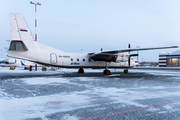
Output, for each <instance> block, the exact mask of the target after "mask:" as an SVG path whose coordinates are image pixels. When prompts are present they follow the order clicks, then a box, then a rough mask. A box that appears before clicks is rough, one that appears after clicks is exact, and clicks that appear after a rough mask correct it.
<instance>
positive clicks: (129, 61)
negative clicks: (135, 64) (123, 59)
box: [128, 43, 131, 67]
mask: <svg viewBox="0 0 180 120" xmlns="http://www.w3.org/2000/svg"><path fill="white" fill-rule="evenodd" d="M128 48H131V45H130V43H129V44H128ZM128 64H129V67H130V64H131V56H130V51H129V59H128Z"/></svg>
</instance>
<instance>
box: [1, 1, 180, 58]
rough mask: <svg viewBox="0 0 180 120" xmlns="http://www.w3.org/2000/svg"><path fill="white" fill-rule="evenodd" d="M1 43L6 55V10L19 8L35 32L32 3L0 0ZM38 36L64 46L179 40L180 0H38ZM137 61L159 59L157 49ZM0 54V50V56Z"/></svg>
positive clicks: (155, 43) (121, 46)
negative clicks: (39, 4)
mask: <svg viewBox="0 0 180 120" xmlns="http://www.w3.org/2000/svg"><path fill="white" fill-rule="evenodd" d="M0 2H1V4H0V40H1V42H0V49H2V51H3V52H2V57H3V58H7V57H6V56H7V53H6V52H5V49H4V48H5V47H8V42H7V41H6V40H9V39H10V33H9V13H21V14H22V15H23V16H24V17H25V19H26V22H27V23H28V26H29V28H30V29H31V32H32V34H33V35H34V34H35V27H34V26H35V25H34V21H35V20H34V19H35V12H34V11H35V6H34V5H31V4H30V1H28V0H1V1H0ZM37 2H40V3H41V6H37V20H38V28H37V33H38V42H40V43H43V44H46V45H49V46H51V47H54V48H57V49H59V50H62V51H65V52H66V51H67V52H81V49H83V52H84V53H86V52H87V53H88V52H94V51H100V49H101V47H102V48H103V50H115V49H126V48H127V46H128V44H129V43H131V47H132V48H136V47H137V46H140V47H141V48H145V47H163V46H173V45H178V46H179V45H180V0H39V1H37ZM176 50H178V49H167V50H153V51H143V52H140V56H139V61H142V60H143V61H158V59H159V57H158V56H159V52H168V53H171V52H173V51H176ZM0 57H1V56H0Z"/></svg>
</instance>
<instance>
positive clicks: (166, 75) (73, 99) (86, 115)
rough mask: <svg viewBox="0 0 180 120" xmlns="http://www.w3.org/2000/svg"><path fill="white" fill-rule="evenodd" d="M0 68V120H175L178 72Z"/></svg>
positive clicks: (179, 110)
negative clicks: (80, 72) (111, 73)
mask: <svg viewBox="0 0 180 120" xmlns="http://www.w3.org/2000/svg"><path fill="white" fill-rule="evenodd" d="M102 71H103V70H91V69H85V73H84V74H78V73H77V69H60V70H58V71H46V72H44V71H40V70H39V71H31V72H30V71H27V70H22V69H16V70H14V71H12V70H8V69H4V68H0V120H12V119H13V120H21V119H43V120H46V119H48V120H49V119H50V120H51V119H53V120H54V119H60V120H81V119H84V120H87V119H157V120H158V119H166V120H168V119H177V120H178V119H179V118H180V96H179V95H180V74H179V71H161V70H129V73H128V74H124V73H122V71H123V70H113V69H112V70H111V71H112V72H113V75H111V76H103V75H102Z"/></svg>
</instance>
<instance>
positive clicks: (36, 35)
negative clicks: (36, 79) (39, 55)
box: [30, 1, 41, 71]
mask: <svg viewBox="0 0 180 120" xmlns="http://www.w3.org/2000/svg"><path fill="white" fill-rule="evenodd" d="M30 4H32V5H35V41H37V19H36V13H37V8H36V6H37V5H41V3H39V2H37V3H34V2H32V1H30ZM35 71H37V64H35Z"/></svg>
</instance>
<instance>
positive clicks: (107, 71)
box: [103, 69, 112, 75]
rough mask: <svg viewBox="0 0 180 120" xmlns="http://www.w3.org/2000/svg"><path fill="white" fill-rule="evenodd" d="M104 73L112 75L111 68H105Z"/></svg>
mask: <svg viewBox="0 0 180 120" xmlns="http://www.w3.org/2000/svg"><path fill="white" fill-rule="evenodd" d="M103 75H112V74H111V71H110V70H107V69H106V70H104V71H103Z"/></svg>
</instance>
